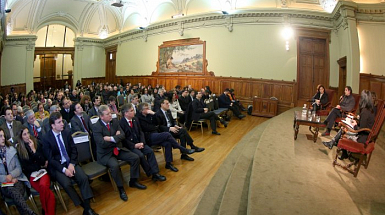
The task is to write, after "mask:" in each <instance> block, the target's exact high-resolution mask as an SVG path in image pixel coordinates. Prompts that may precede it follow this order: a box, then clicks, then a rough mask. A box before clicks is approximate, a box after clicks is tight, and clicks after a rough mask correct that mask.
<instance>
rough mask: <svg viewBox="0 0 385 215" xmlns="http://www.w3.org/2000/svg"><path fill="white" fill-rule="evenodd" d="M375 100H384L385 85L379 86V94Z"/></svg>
mask: <svg viewBox="0 0 385 215" xmlns="http://www.w3.org/2000/svg"><path fill="white" fill-rule="evenodd" d="M377 98H379V99H382V100H385V83H382V84H381V94H380V95H378V94H377Z"/></svg>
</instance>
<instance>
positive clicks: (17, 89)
mask: <svg viewBox="0 0 385 215" xmlns="http://www.w3.org/2000/svg"><path fill="white" fill-rule="evenodd" d="M11 87H13V88H14V89H15V92H16V93H17V94H19V93H24V95H25V94H26V91H27V87H26V86H25V84H14V85H6V86H1V94H2V95H3V96H5V94H7V93H10V92H11Z"/></svg>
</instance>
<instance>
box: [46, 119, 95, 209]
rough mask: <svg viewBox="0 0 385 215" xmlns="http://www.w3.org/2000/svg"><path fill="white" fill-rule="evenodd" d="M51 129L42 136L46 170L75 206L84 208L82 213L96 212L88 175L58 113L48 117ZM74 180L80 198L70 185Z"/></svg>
mask: <svg viewBox="0 0 385 215" xmlns="http://www.w3.org/2000/svg"><path fill="white" fill-rule="evenodd" d="M49 122H50V125H51V130H50V131H49V132H48V133H46V134H45V135H44V137H43V138H42V142H43V151H44V155H45V157H46V158H47V160H48V172H49V174H50V176H51V177H52V179H53V180H56V181H57V182H58V183H59V184H60V185H61V186H62V187H63V189H64V190H65V191H66V192H67V194H68V196H69V197H70V198H71V199H72V201H73V202H74V204H75V206H78V205H81V206H82V207H83V208H84V211H83V214H87V215H95V214H97V213H96V212H95V211H94V210H93V209H92V208H91V206H90V199H92V198H93V193H92V190H91V187H90V184H89V182H88V176H87V175H86V174H85V173H84V171H83V169H82V168H81V167H80V166H79V165H78V152H77V149H76V146H75V144H74V141H73V139H72V137H71V134H70V133H69V131H67V130H64V123H63V119H62V116H61V114H60V113H58V112H54V113H52V114H51V115H50V117H49ZM71 179H72V180H74V181H75V182H76V183H77V184H78V185H79V189H80V193H81V194H82V199H83V200H82V199H81V198H80V197H79V195H78V193H77V192H76V190H75V189H74V187H73V186H72V182H71Z"/></svg>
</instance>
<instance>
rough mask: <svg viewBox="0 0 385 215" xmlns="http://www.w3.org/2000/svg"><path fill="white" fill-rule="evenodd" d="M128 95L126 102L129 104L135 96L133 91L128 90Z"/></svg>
mask: <svg viewBox="0 0 385 215" xmlns="http://www.w3.org/2000/svg"><path fill="white" fill-rule="evenodd" d="M129 92H130V93H129V94H128V96H127V101H128V102H131V99H132V97H133V96H134V95H135V91H134V90H133V89H130V91H129Z"/></svg>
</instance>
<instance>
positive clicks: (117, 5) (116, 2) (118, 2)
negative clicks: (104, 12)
mask: <svg viewBox="0 0 385 215" xmlns="http://www.w3.org/2000/svg"><path fill="white" fill-rule="evenodd" d="M111 6H114V7H123V3H122V1H121V0H116V1H115V2H114V3H112V4H111Z"/></svg>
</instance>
